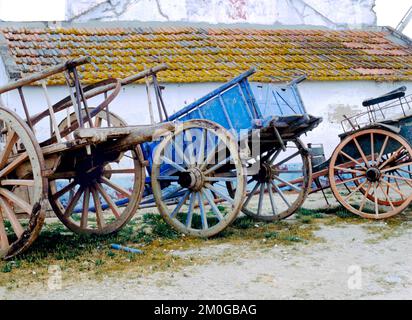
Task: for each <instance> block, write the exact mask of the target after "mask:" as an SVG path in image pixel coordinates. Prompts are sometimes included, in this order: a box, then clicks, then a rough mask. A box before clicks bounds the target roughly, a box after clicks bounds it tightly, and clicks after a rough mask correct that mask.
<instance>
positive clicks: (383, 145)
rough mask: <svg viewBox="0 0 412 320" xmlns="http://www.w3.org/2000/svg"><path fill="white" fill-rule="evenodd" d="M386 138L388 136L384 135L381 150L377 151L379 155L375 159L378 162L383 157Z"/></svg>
mask: <svg viewBox="0 0 412 320" xmlns="http://www.w3.org/2000/svg"><path fill="white" fill-rule="evenodd" d="M388 140H389V136H386V137H385V140H384V141H383V144H382V147H381V151H380V152H379V156H378V159H376V161H377V162H378V163H379V162H381V160H382V157H383V153H384V152H385V149H386V145H387V144H388Z"/></svg>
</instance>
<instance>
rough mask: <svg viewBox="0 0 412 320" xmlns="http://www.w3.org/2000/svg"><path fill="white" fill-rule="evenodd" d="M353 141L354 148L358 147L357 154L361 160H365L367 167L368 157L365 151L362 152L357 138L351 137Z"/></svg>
mask: <svg viewBox="0 0 412 320" xmlns="http://www.w3.org/2000/svg"><path fill="white" fill-rule="evenodd" d="M353 142H355V145H356V148H357V149H358V151H359V154H360V156H361V157H362V160H363V162H365V165H366V167H368V168H369V161H368V159H367V158H366V156H365V153H364V152H363V150H362V148H361V146H360V145H359V142H358V139H356V138H353Z"/></svg>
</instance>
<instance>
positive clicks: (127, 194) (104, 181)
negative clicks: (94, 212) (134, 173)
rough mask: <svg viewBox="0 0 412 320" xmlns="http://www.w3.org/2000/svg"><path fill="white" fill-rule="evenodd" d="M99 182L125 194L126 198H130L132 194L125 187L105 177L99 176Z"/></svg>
mask: <svg viewBox="0 0 412 320" xmlns="http://www.w3.org/2000/svg"><path fill="white" fill-rule="evenodd" d="M100 179H101V182H102V183H104V184H105V185H108V186H109V187H110V188H112V189H113V190H116V191H117V192H119V193H121V194H123V195H125V196H126V197H127V198H130V197H131V196H132V194H131V193H130V192H129V191H127V190H126V189H124V188H123V187H121V186H118V185H117V184H115V183H113V182H112V181H110V180H109V179H107V178H106V177H104V176H103V177H101V178H100Z"/></svg>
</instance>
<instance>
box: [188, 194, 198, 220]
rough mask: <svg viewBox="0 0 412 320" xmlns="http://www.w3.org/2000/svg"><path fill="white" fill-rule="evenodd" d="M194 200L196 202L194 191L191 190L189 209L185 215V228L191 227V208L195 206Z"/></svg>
mask: <svg viewBox="0 0 412 320" xmlns="http://www.w3.org/2000/svg"><path fill="white" fill-rule="evenodd" d="M195 202H196V192H192V193H191V194H190V200H189V209H188V211H187V217H186V227H187V228H191V227H192V218H193V210H194V207H195Z"/></svg>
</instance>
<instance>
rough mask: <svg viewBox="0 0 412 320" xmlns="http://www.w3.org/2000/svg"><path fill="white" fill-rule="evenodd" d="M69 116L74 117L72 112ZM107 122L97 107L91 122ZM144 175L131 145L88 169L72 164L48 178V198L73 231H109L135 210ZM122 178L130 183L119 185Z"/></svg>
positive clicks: (116, 120) (114, 122)
mask: <svg viewBox="0 0 412 320" xmlns="http://www.w3.org/2000/svg"><path fill="white" fill-rule="evenodd" d="M91 110H92V109H91ZM91 110H89V111H91ZM70 117H71V119H72V120H73V121H75V119H76V116H75V114H72V115H71V116H70ZM109 117H110V119H109V122H110V124H111V126H114V127H122V126H125V125H126V122H125V121H124V120H122V119H121V118H120V117H118V116H117V115H115V114H113V113H109ZM67 123H68V122H67V119H65V120H63V121H62V122H61V123H60V126H59V128H62V129H65V128H66V126H67ZM72 123H73V122H72ZM107 124H108V122H107V113H106V111H100V112H99V113H98V114H97V115H96V116H95V117H94V126H95V127H105V126H106V127H107ZM144 179H145V167H144V166H143V154H142V151H141V148H140V146H131V147H130V149H129V150H127V151H126V152H122V153H121V154H120V155H119V156H118V157H117V158H116V159H113V160H112V161H106V162H104V163H100V164H98V165H96V166H92V167H91V168H90V170H88V172H85V171H83V170H82V169H81V168H78V169H77V170H76V168H75V170H74V172H69V173H67V174H64V177H60V178H58V179H53V180H51V179H50V180H49V184H50V188H49V190H50V191H49V202H50V204H51V206H52V208H53V210H54V212H55V213H56V215H57V217H58V218H59V219H60V220H61V221H62V223H63V224H64V225H65V226H66V227H68V228H69V229H70V230H72V231H73V232H76V233H81V234H109V233H113V232H116V231H118V230H119V229H121V228H122V227H123V226H124V225H125V224H126V223H127V222H128V221H129V220H130V219H131V218H132V217H133V216H134V214H135V213H136V211H137V209H138V206H139V203H140V200H141V197H142V194H143V187H144ZM122 182H123V184H124V185H132V189H130V190H128V189H127V188H125V187H124V186H122ZM92 203H93V205H92Z"/></svg>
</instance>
